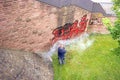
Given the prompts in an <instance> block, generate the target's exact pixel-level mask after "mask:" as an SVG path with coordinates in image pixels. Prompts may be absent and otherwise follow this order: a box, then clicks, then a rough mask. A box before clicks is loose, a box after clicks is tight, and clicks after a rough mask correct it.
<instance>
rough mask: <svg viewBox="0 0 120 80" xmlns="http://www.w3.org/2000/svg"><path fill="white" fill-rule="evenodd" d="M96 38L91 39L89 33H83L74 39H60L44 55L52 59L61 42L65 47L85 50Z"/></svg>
mask: <svg viewBox="0 0 120 80" xmlns="http://www.w3.org/2000/svg"><path fill="white" fill-rule="evenodd" d="M93 41H94V40H90V39H89V35H88V34H87V33H84V34H81V36H80V37H76V38H74V39H68V40H59V41H57V42H56V43H55V44H54V45H53V46H52V47H51V48H50V50H49V51H48V52H47V53H46V54H45V55H44V57H47V58H49V60H50V61H52V58H51V56H52V55H53V54H55V53H56V51H57V49H58V47H59V44H63V45H64V46H65V47H69V48H68V49H70V48H72V49H74V50H76V49H77V50H81V51H83V50H85V49H87V48H88V47H90V46H91V45H92V43H93Z"/></svg>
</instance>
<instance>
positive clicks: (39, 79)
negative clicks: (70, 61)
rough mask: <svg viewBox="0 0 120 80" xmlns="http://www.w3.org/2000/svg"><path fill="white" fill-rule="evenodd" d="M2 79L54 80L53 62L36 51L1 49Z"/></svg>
mask: <svg viewBox="0 0 120 80" xmlns="http://www.w3.org/2000/svg"><path fill="white" fill-rule="evenodd" d="M0 80H53V69H52V63H51V62H50V61H49V60H45V59H43V58H42V56H40V55H38V54H35V53H28V52H22V51H13V50H5V49H0Z"/></svg>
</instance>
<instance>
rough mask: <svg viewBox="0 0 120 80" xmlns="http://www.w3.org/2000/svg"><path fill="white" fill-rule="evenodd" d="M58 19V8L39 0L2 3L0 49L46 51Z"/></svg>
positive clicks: (0, 3)
mask: <svg viewBox="0 0 120 80" xmlns="http://www.w3.org/2000/svg"><path fill="white" fill-rule="evenodd" d="M57 17H58V15H57V8H56V7H53V6H50V5H47V4H45V3H42V2H39V1H37V0H0V47H1V48H12V49H19V50H21V49H22V50H25V51H36V50H45V49H46V46H47V45H48V43H49V42H50V39H51V38H52V37H53V35H52V34H51V33H52V30H53V29H54V28H55V27H56V26H57Z"/></svg>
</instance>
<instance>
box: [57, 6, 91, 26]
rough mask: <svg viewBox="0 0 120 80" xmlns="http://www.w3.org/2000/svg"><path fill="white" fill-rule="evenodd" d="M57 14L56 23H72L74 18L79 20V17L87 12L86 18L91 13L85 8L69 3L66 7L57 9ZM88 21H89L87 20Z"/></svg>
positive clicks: (88, 17)
mask: <svg viewBox="0 0 120 80" xmlns="http://www.w3.org/2000/svg"><path fill="white" fill-rule="evenodd" d="M58 14H59V16H58V25H59V26H60V25H64V24H65V23H68V22H70V23H72V22H74V21H75V20H79V21H80V20H81V17H82V16H83V15H85V14H87V19H88V20H89V19H90V16H91V13H90V12H89V11H87V10H85V9H82V8H80V7H77V6H74V5H71V6H67V7H63V8H61V9H59V13H58ZM88 22H89V21H88Z"/></svg>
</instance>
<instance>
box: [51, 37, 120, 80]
mask: <svg viewBox="0 0 120 80" xmlns="http://www.w3.org/2000/svg"><path fill="white" fill-rule="evenodd" d="M90 38H94V39H95V40H94V43H93V45H92V46H91V47H89V48H87V49H86V50H85V51H79V50H74V49H73V50H71V49H70V50H69V49H67V54H66V64H64V65H59V64H58V59H57V55H54V56H53V68H54V80H120V70H119V69H120V57H119V56H116V55H115V54H114V53H113V52H112V50H113V48H116V47H117V46H118V44H117V41H115V40H113V39H112V37H111V36H110V35H93V36H91V37H90Z"/></svg>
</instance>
